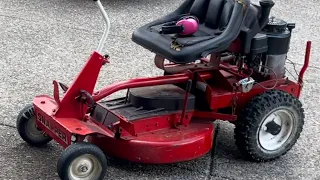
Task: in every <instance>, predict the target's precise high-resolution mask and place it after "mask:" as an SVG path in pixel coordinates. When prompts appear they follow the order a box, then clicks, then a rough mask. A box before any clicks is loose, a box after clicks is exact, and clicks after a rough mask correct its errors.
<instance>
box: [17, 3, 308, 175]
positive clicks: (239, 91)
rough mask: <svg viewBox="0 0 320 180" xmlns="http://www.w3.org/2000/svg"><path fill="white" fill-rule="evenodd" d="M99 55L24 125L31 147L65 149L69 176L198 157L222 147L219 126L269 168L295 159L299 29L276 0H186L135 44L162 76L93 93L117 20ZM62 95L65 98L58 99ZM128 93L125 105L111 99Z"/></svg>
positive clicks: (141, 32)
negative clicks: (293, 47) (290, 57)
mask: <svg viewBox="0 0 320 180" xmlns="http://www.w3.org/2000/svg"><path fill="white" fill-rule="evenodd" d="M95 2H96V3H97V5H98V7H99V9H100V11H101V13H102V15H103V18H104V20H105V21H106V29H105V31H104V34H103V36H102V39H101V40H100V43H99V46H98V49H97V50H96V51H94V52H93V53H92V54H91V56H90V58H89V59H88V60H87V62H86V64H85V65H84V67H83V69H82V70H81V71H80V73H79V74H78V76H77V77H76V78H75V79H74V81H73V83H72V84H71V85H70V86H67V85H65V84H63V83H61V82H57V81H53V86H54V91H53V92H54V93H53V96H49V95H39V96H36V97H35V98H34V100H33V103H32V105H28V106H26V107H25V108H24V109H23V110H22V111H21V112H20V114H19V116H18V119H17V129H18V132H19V134H20V136H21V137H22V139H23V140H24V141H26V142H27V143H29V144H30V145H33V146H42V145H45V144H47V143H48V142H50V141H51V140H52V139H54V140H55V141H56V142H58V143H59V144H60V145H61V146H62V147H64V148H65V149H64V151H63V152H62V154H61V157H60V159H59V161H58V164H57V168H58V170H57V171H58V174H59V177H60V178H61V179H103V177H104V176H105V173H106V168H107V160H106V156H105V155H107V156H110V157H117V158H121V159H125V160H129V161H133V162H139V163H147V164H162V163H176V162H182V161H188V160H192V159H195V158H199V157H201V156H203V155H204V154H206V153H208V152H209V151H210V149H211V148H212V147H213V143H214V137H215V125H214V123H213V122H214V121H215V120H225V121H229V122H231V123H233V124H235V132H234V134H235V143H236V145H237V147H238V148H239V150H240V152H241V153H242V154H243V156H244V158H246V159H248V160H251V161H256V162H263V161H270V160H273V159H276V158H278V157H280V156H282V155H284V154H285V153H286V152H288V151H289V150H290V149H291V148H292V147H293V145H294V144H295V143H296V141H297V139H298V138H299V136H300V133H301V131H302V128H303V124H304V111H303V108H302V104H301V102H300V101H299V97H300V94H301V90H302V87H303V75H304V72H305V71H306V69H307V67H308V63H309V56H310V48H311V42H310V41H308V42H307V48H306V56H305V63H304V66H303V67H302V69H301V71H300V74H299V80H298V82H294V81H291V80H290V79H289V78H288V77H287V76H286V74H285V63H286V57H287V53H288V51H289V45H290V38H291V33H292V30H293V29H294V27H295V25H294V24H291V23H286V22H285V21H283V20H281V19H277V18H274V17H271V18H270V17H269V14H270V11H271V8H272V7H273V5H274V2H272V1H271V0H261V1H260V2H259V3H257V4H254V3H252V2H250V1H249V0H186V1H184V2H183V3H182V4H181V5H180V6H179V8H178V9H177V10H175V11H173V12H172V13H170V14H169V15H166V16H164V17H162V18H160V19H157V20H155V21H153V22H150V23H148V24H146V25H144V26H142V27H140V28H138V29H137V30H136V31H135V32H134V33H133V35H132V40H133V41H134V42H135V43H137V44H139V45H141V46H143V47H144V48H146V49H148V50H150V51H152V52H154V53H155V58H154V63H155V65H156V67H157V68H160V69H161V70H163V72H164V74H163V76H159V77H150V78H137V79H131V80H127V81H122V82H116V83H114V84H111V85H108V86H106V87H105V88H103V89H101V90H99V91H96V92H94V88H95V85H96V82H97V78H98V75H99V71H100V69H101V67H102V66H103V65H105V64H108V63H109V59H110V58H109V56H108V55H102V54H101V53H102V52H101V51H102V49H103V44H104V42H105V41H106V39H107V36H108V33H109V28H110V22H109V18H108V16H107V13H106V12H105V10H104V8H103V6H102V4H101V3H100V1H99V0H95ZM60 88H61V89H62V90H63V91H64V95H63V97H62V98H60V97H59V90H60ZM121 90H127V93H126V95H124V96H123V97H122V98H116V99H111V100H110V99H108V100H107V99H105V98H107V97H109V96H110V95H112V94H113V93H116V92H118V91H121Z"/></svg>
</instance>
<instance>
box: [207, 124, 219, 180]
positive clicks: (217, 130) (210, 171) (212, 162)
mask: <svg viewBox="0 0 320 180" xmlns="http://www.w3.org/2000/svg"><path fill="white" fill-rule="evenodd" d="M219 129H220V124H219V123H217V125H216V128H215V130H214V138H213V145H212V149H211V154H210V160H211V161H210V165H209V173H208V175H207V180H210V179H211V177H212V176H213V175H214V174H213V171H214V165H215V163H214V154H215V152H216V149H217V137H218V133H219Z"/></svg>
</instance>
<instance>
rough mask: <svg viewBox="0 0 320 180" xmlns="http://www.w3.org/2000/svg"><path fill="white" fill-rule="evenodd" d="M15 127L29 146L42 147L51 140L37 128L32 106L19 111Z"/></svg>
mask: <svg viewBox="0 0 320 180" xmlns="http://www.w3.org/2000/svg"><path fill="white" fill-rule="evenodd" d="M16 125H17V131H18V133H19V135H20V137H21V138H22V139H23V140H24V141H25V142H27V143H28V144H29V145H31V146H43V145H45V144H48V143H49V142H50V141H51V140H52V138H51V137H50V136H48V135H47V134H46V133H45V132H43V131H42V130H41V129H39V128H38V127H37V124H36V115H35V111H34V107H33V105H27V106H25V107H24V108H23V109H22V110H21V111H20V113H19V115H18V117H17V121H16Z"/></svg>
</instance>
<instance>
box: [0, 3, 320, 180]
mask: <svg viewBox="0 0 320 180" xmlns="http://www.w3.org/2000/svg"><path fill="white" fill-rule="evenodd" d="M181 2H182V1H181V0H178V1H172V0H163V1H154V0H109V1H106V0H102V3H103V4H104V6H105V7H106V9H107V10H108V12H109V16H110V19H111V35H110V38H109V40H108V41H107V42H106V45H107V46H108V47H107V48H106V51H107V52H109V55H110V56H111V64H108V65H107V66H104V67H103V69H102V72H101V74H100V79H99V84H98V87H97V88H101V87H102V86H104V85H106V84H110V83H112V82H115V81H119V80H125V79H128V78H134V77H138V76H148V77H150V76H154V75H160V74H161V71H160V70H158V69H156V67H155V66H154V64H153V57H154V55H153V54H152V53H151V52H149V51H147V50H145V49H143V48H142V47H140V46H138V45H136V44H134V43H133V42H131V40H130V38H131V33H132V32H133V30H134V29H135V28H137V27H139V26H141V25H143V24H144V23H146V22H149V21H151V20H153V19H155V18H158V17H160V16H162V15H164V14H167V13H168V12H169V11H171V10H173V9H175V8H176V7H177V6H178V4H179V3H181ZM319 8H320V2H319V1H308V2H307V1H290V0H280V1H276V5H275V6H274V8H273V10H272V13H271V14H272V15H275V16H277V17H280V18H281V19H284V20H286V21H287V22H295V23H296V29H294V30H293V36H292V40H291V49H290V52H289V54H288V57H289V59H291V60H292V61H294V62H295V63H298V64H300V65H297V67H296V68H297V69H298V70H299V69H300V68H301V64H302V63H303V58H304V51H305V43H306V41H307V40H312V41H313V47H312V57H311V62H310V63H311V66H312V67H310V68H309V69H308V71H307V72H306V76H305V78H306V80H305V87H304V90H303V94H302V102H303V103H304V108H305V111H306V122H305V126H304V131H303V133H302V136H301V138H300V139H299V141H298V143H297V144H296V146H294V148H293V149H292V150H291V151H290V152H289V153H288V154H287V155H285V156H283V157H282V158H280V159H279V160H276V161H272V162H268V163H260V164H257V163H252V162H247V161H244V160H243V159H242V157H241V155H240V153H239V152H238V150H237V148H236V146H235V144H234V139H233V128H234V127H233V126H232V125H230V124H227V123H222V122H219V123H220V124H221V128H220V131H219V135H218V139H217V141H218V144H217V149H216V151H215V152H214V153H212V152H210V153H208V154H207V155H205V156H204V157H202V158H200V159H197V160H194V161H190V162H185V163H179V164H174V165H141V164H133V163H129V162H121V161H118V160H113V159H111V160H110V168H109V169H108V172H107V176H106V179H107V178H110V179H151V178H152V179H235V180H238V179H308V180H309V179H314V180H316V179H320V138H318V135H319V134H320V121H319V118H318V117H319V116H320V108H319V104H318V102H319V100H320V94H319V92H320V85H319V84H320V79H319V76H318V74H319V73H320V53H319V50H320V46H319V43H320V35H319V33H318V32H319V31H320V26H319V21H318V20H319V18H320V14H319V11H318V9H319ZM103 25H104V24H103V22H102V19H101V16H100V14H99V11H98V10H97V8H96V6H95V4H94V3H93V2H92V1H88V0H45V1H43V0H32V1H31V0H24V1H18V0H10V1H9V0H1V1H0V34H1V38H0V55H1V61H0V68H1V72H0V79H1V81H0V107H1V110H0V119H1V121H0V153H1V156H0V171H1V174H0V179H30V180H31V179H32V180H34V179H58V176H57V174H56V162H57V160H58V157H59V155H60V152H61V150H62V149H61V147H59V146H58V145H57V144H56V143H54V142H52V143H50V144H49V145H48V146H47V147H44V148H31V147H29V146H28V145H26V144H25V143H24V142H23V141H22V140H21V138H20V137H19V136H18V134H17V132H16V130H15V127H14V126H15V120H16V116H17V113H18V111H19V110H20V109H21V108H22V107H23V106H24V105H25V104H26V103H30V102H31V101H32V98H33V96H35V95H38V94H52V91H53V86H52V80H53V79H57V80H59V81H61V82H64V83H70V81H71V79H72V78H73V77H74V76H75V75H76V73H77V72H78V71H79V70H80V69H81V67H82V65H83V63H84V62H85V60H86V58H87V57H88V56H89V55H90V53H91V51H92V50H94V49H95V48H96V47H97V45H98V42H99V39H100V35H101V33H102V30H103ZM133 67H134V68H133ZM287 68H288V69H289V70H290V71H291V72H292V74H295V72H294V70H293V68H292V65H290V63H288V64H287ZM213 154H214V155H213Z"/></svg>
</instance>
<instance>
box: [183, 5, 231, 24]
mask: <svg viewBox="0 0 320 180" xmlns="http://www.w3.org/2000/svg"><path fill="white" fill-rule="evenodd" d="M233 8H234V0H195V1H194V2H193V4H192V5H191V6H190V10H189V13H190V14H191V15H194V16H197V17H198V19H199V22H200V23H201V24H204V25H205V26H206V27H208V28H210V29H220V30H223V29H224V28H225V27H226V26H227V24H228V22H229V20H230V17H231V14H232V11H233Z"/></svg>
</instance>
